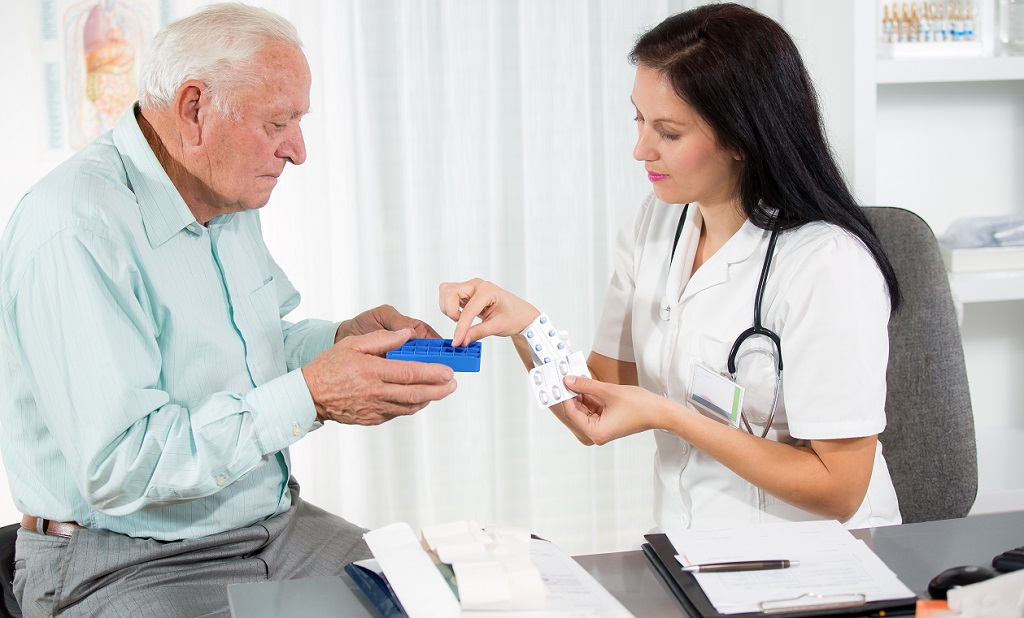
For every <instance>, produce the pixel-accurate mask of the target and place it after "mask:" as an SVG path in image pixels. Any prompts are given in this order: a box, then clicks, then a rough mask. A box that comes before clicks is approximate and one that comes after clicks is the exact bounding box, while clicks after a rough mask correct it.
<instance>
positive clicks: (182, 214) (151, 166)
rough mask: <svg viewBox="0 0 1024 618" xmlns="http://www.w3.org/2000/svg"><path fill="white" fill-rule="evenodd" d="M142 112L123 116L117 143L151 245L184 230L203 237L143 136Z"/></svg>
mask: <svg viewBox="0 0 1024 618" xmlns="http://www.w3.org/2000/svg"><path fill="white" fill-rule="evenodd" d="M138 109H139V104H138V103H136V104H135V105H133V106H132V107H131V108H130V109H129V110H128V111H126V112H125V113H124V114H123V115H122V116H121V119H120V120H118V121H117V125H115V126H114V133H113V140H114V146H116V147H117V150H118V152H120V153H121V160H122V162H123V163H124V169H125V172H126V173H127V175H128V183H129V185H130V187H131V190H132V192H133V193H134V194H135V197H136V201H137V202H138V204H139V212H140V213H141V214H142V223H143V226H144V227H145V229H146V236H147V238H148V239H149V244H150V246H152V247H153V248H154V249H155V248H157V247H159V246H160V245H162V244H164V243H165V242H167V241H168V240H170V238H171V237H172V236H174V235H175V234H177V233H178V232H181V231H182V230H186V231H187V232H189V233H192V234H199V233H201V231H202V226H201V225H199V223H198V222H197V221H196V218H195V216H194V215H193V214H192V211H191V210H189V207H188V204H186V203H185V200H183V199H182V197H181V194H180V193H178V190H177V189H176V188H175V187H174V183H172V182H171V179H170V177H169V176H168V175H167V172H166V171H165V170H164V168H163V166H162V165H160V161H159V160H157V158H156V154H155V153H154V152H153V149H152V148H151V147H150V145H149V142H147V141H146V136H145V135H143V134H142V129H141V128H139V122H138V120H137V119H136V117H135V114H136V113H137V110H138Z"/></svg>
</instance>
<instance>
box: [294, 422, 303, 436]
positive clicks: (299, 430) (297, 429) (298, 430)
mask: <svg viewBox="0 0 1024 618" xmlns="http://www.w3.org/2000/svg"><path fill="white" fill-rule="evenodd" d="M292 435H293V436H295V437H296V438H298V437H299V436H301V435H302V427H299V424H298V423H295V424H294V425H292Z"/></svg>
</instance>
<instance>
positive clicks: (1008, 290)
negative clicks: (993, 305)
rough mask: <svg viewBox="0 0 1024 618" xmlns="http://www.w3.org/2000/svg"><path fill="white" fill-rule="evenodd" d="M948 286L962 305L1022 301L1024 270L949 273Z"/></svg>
mask: <svg viewBox="0 0 1024 618" xmlns="http://www.w3.org/2000/svg"><path fill="white" fill-rule="evenodd" d="M949 285H950V287H952V288H953V294H954V295H956V298H957V300H959V301H960V302H962V303H985V302H996V301H1002V300H1024V270H1000V271H990V272H974V273H949Z"/></svg>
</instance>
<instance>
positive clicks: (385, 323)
mask: <svg viewBox="0 0 1024 618" xmlns="http://www.w3.org/2000/svg"><path fill="white" fill-rule="evenodd" d="M403 328H411V329H412V330H413V331H415V333H416V335H415V338H420V339H441V335H439V334H437V331H436V330H434V329H433V328H431V327H430V325H429V324H427V323H426V322H424V321H423V320H417V319H415V318H410V317H408V316H405V315H402V314H401V313H399V312H398V311H397V310H396V309H395V308H394V307H392V306H391V305H381V306H380V307H375V308H373V309H370V310H368V311H364V312H362V313H360V314H359V315H357V316H356V317H354V318H352V319H351V320H345V321H344V322H342V323H341V325H340V326H338V332H337V333H335V335H334V343H338V342H339V341H341V340H342V339H344V338H345V337H351V336H353V335H366V334H369V333H372V332H376V331H378V330H400V329H403ZM388 349H391V348H388Z"/></svg>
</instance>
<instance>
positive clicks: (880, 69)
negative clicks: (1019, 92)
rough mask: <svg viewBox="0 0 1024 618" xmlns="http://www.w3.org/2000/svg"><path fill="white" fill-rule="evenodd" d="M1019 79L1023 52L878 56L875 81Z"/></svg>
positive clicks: (1022, 74)
mask: <svg viewBox="0 0 1024 618" xmlns="http://www.w3.org/2000/svg"><path fill="white" fill-rule="evenodd" d="M1017 79H1024V56H974V57H969V58H962V57H961V58H958V57H948V58H943V57H936V58H901V59H889V58H879V59H878V60H877V61H876V64H875V82H876V83H878V84H926V83H941V82H987V81H1008V80H1017Z"/></svg>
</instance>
